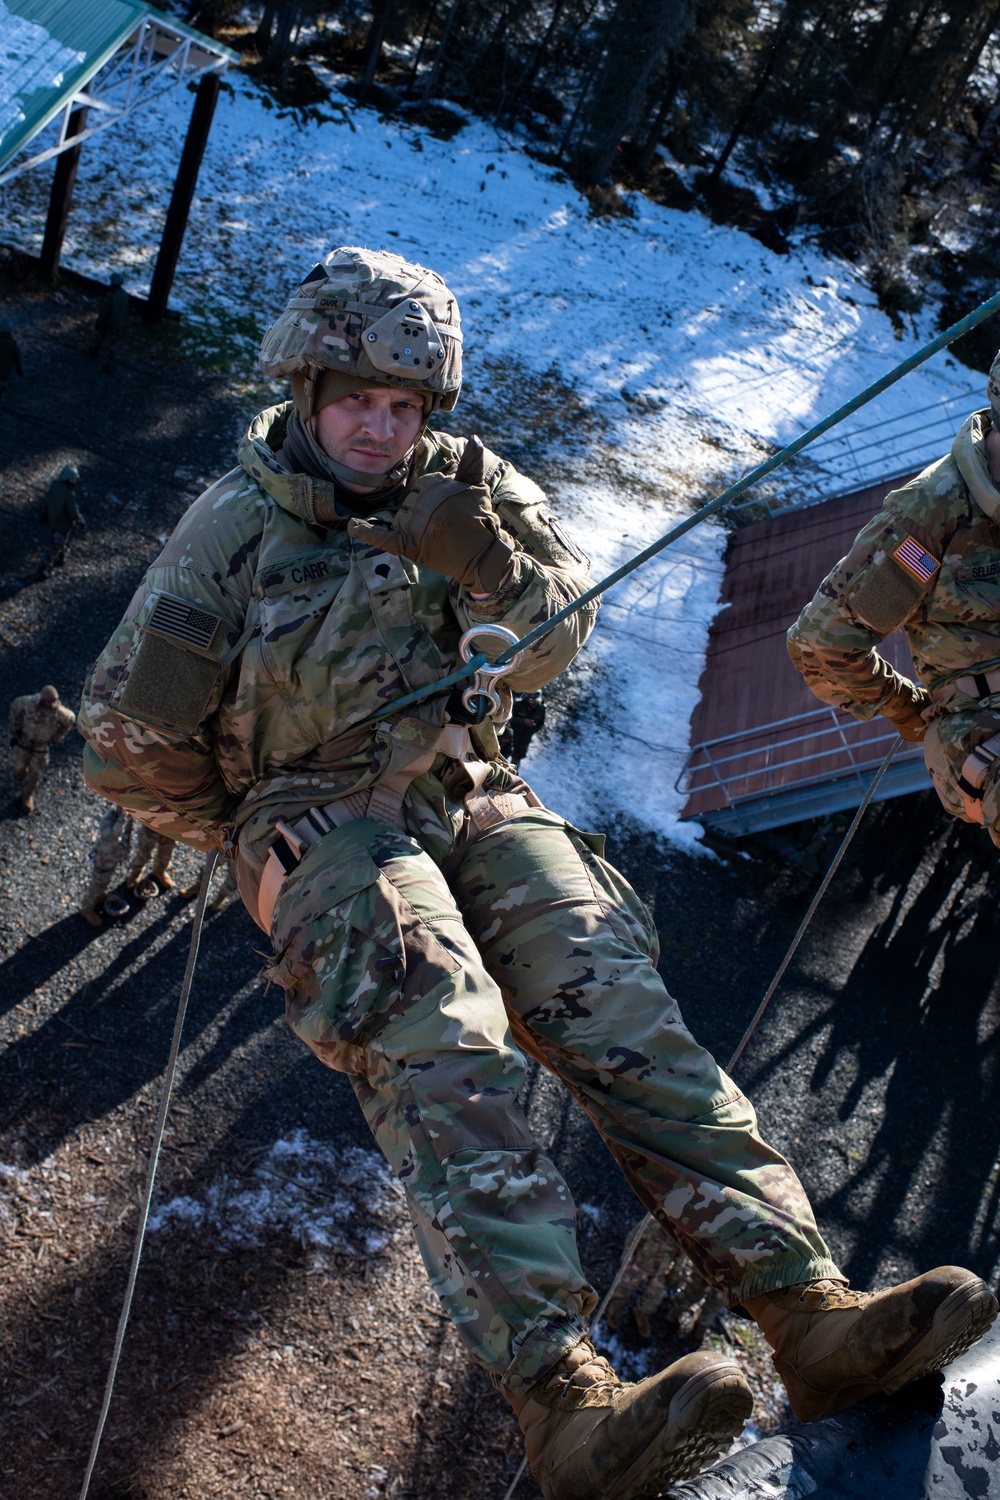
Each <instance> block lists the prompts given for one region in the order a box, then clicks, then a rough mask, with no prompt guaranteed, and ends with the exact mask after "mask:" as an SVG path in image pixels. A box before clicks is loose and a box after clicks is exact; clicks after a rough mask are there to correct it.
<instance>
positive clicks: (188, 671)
mask: <svg viewBox="0 0 1000 1500" xmlns="http://www.w3.org/2000/svg"><path fill="white" fill-rule="evenodd" d="M225 643H226V622H225V620H223V619H222V617H221V616H220V615H216V614H213V613H212V611H211V610H207V609H202V608H201V607H200V606H199V605H197V604H192V603H191V602H190V601H189V600H186V599H178V598H176V597H175V596H174V595H172V594H160V595H159V596H158V597H157V599H156V603H155V604H154V605H153V609H152V613H151V614H150V616H149V618H148V620H147V621H146V623H145V625H144V626H143V627H142V628H141V629H140V631H139V635H138V639H137V641H136V644H135V647H134V649H133V651H132V653H131V655H130V657H129V661H128V668H127V672H126V674H125V676H124V678H123V681H122V684H121V686H120V689H119V690H118V691H117V692H116V693H115V697H114V700H113V701H114V704H115V707H116V708H117V709H118V710H119V711H120V712H121V713H123V714H125V715H127V716H128V717H129V718H133V719H138V720H140V722H143V723H147V724H155V725H157V726H159V727H161V728H164V729H173V730H178V731H180V733H182V734H193V733H194V731H195V730H196V729H197V728H198V726H199V725H200V724H201V723H202V722H203V720H204V719H205V717H206V715H207V714H208V712H209V709H210V706H211V703H212V699H213V696H214V694H215V690H216V687H217V685H218V682H219V677H220V674H221V671H222V667H221V662H220V658H221V655H222V651H223V648H224V646H225Z"/></svg>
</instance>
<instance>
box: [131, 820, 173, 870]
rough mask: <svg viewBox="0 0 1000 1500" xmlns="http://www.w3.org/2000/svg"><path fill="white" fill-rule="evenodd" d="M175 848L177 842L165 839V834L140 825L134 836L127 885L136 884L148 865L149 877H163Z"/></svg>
mask: <svg viewBox="0 0 1000 1500" xmlns="http://www.w3.org/2000/svg"><path fill="white" fill-rule="evenodd" d="M176 848H177V842H176V840H175V839H170V838H167V835H166V834H165V833H155V832H154V831H153V829H152V828H147V827H146V826H145V825H144V824H143V823H140V824H139V831H138V834H137V836H136V844H135V853H134V854H133V856H132V863H131V864H130V865H129V871H128V880H127V883H128V884H129V885H136V884H138V881H139V877H140V876H141V875H142V872H143V871H144V870H145V868H146V865H147V864H148V865H149V873H150V875H151V876H156V875H165V874H166V872H167V867H168V866H169V864H170V861H171V859H172V858H173V855H174V850H175V849H176Z"/></svg>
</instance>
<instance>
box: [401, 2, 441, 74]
mask: <svg viewBox="0 0 1000 1500" xmlns="http://www.w3.org/2000/svg"><path fill="white" fill-rule="evenodd" d="M437 8H438V0H431V3H430V5H429V7H428V10H427V19H426V20H425V21H424V29H423V33H422V35H421V37H420V46H419V47H418V48H417V55H416V57H415V58H414V59H413V67H412V68H411V69H410V78H409V82H408V83H407V85H406V97H407V98H409V97H410V96H411V95H412V93H413V86H414V84H415V83H416V81H417V73H418V72H419V70H420V62H421V59H422V58H423V55H424V48H425V47H426V46H427V38H428V37H429V36H430V33H431V27H432V26H433V25H434V17H435V16H436V15H437Z"/></svg>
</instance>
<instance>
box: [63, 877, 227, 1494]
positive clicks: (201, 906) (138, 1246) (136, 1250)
mask: <svg viewBox="0 0 1000 1500" xmlns="http://www.w3.org/2000/svg"><path fill="white" fill-rule="evenodd" d="M218 857H219V854H218V850H216V849H213V850H212V851H211V853H210V854H209V855H208V857H207V858H206V860H205V868H204V869H203V871H202V875H201V887H200V889H199V891H198V901H197V904H196V906H195V909H194V919H193V921H192V926H191V944H190V947H189V948H188V957H187V966H186V968H185V970H184V979H183V981H182V983H181V994H180V999H179V1000H178V1002H177V1016H176V1018H175V1020H174V1034H173V1037H172V1039H171V1042H170V1056H169V1057H168V1058H167V1066H166V1071H165V1072H164V1075H163V1087H162V1089H161V1090H160V1105H159V1108H158V1110H157V1112H156V1124H155V1125H154V1126H153V1144H152V1146H151V1147H150V1152H149V1166H148V1167H147V1168H146V1186H145V1188H144V1189H143V1194H142V1206H141V1208H140V1209H139V1224H138V1227H137V1229H136V1232H135V1244H134V1245H133V1247H132V1264H131V1266H130V1268H129V1273H128V1285H127V1286H126V1288H125V1301H124V1303H123V1305H122V1310H121V1316H120V1317H119V1319H118V1332H117V1333H116V1334H115V1347H114V1350H113V1351H112V1354H111V1367H110V1369H109V1370H108V1378H107V1380H106V1382H105V1385H104V1400H103V1402H102V1403H101V1413H100V1416H99V1417H98V1419H97V1431H96V1432H95V1433H94V1441H93V1443H92V1444H91V1447H90V1458H89V1460H88V1462H87V1472H86V1474H85V1475H84V1476H83V1488H82V1489H81V1491H80V1500H87V1492H88V1490H89V1489H90V1480H91V1476H92V1475H93V1472H94V1465H95V1464H96V1463H97V1455H98V1452H99V1450H100V1447H101V1438H102V1437H103V1436H104V1425H105V1423H106V1422H107V1420H108V1410H109V1408H110V1406H111V1395H112V1392H113V1390H114V1387H115V1376H116V1375H117V1374H118V1363H119V1360H120V1359H121V1353H122V1345H123V1344H124V1342H125V1329H126V1327H127V1325H128V1318H129V1313H130V1312H131V1310H132V1296H133V1293H134V1292H135V1282H136V1277H137V1276H138V1274H139V1259H140V1257H141V1255H142V1247H143V1243H144V1242H145V1238H146V1225H147V1223H148V1221H149V1206H150V1204H151V1203H152V1201H153V1188H154V1187H155V1185H156V1169H157V1166H158V1165H159V1160H160V1148H161V1146H162V1144H163V1132H164V1129H165V1127H166V1123H167V1110H168V1109H169V1107H170V1091H171V1089H172V1088H173V1083H174V1074H175V1073H176V1071H177V1057H178V1054H179V1052H180V1049H181V1031H182V1030H183V1028H184V1016H185V1013H186V1011H187V1004H188V997H189V996H190V994H191V985H192V982H193V980H194V970H195V964H196V963H197V961H198V945H199V943H200V942H201V929H202V925H203V923H204V920H205V907H206V906H207V905H208V892H209V888H210V886H211V884H212V875H213V873H214V871H215V864H216V861H217V859H218Z"/></svg>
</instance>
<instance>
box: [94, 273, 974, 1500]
mask: <svg viewBox="0 0 1000 1500" xmlns="http://www.w3.org/2000/svg"><path fill="white" fill-rule="evenodd" d="M994 312H1000V292H997V293H996V294H995V295H994V296H992V297H990V298H989V299H988V300H987V301H986V302H983V303H981V304H980V305H979V307H977V308H975V309H974V310H973V311H972V312H971V313H967V314H966V316H965V317H964V318H960V319H959V320H958V322H957V323H953V324H952V325H951V327H950V328H946V329H945V330H944V332H943V333H939V334H938V336H937V337H936V338H934V339H931V341H930V343H928V344H925V345H924V346H923V348H922V349H919V350H917V352H916V353H915V354H911V355H910V356H909V357H908V358H907V359H904V360H902V361H901V363H900V364H898V365H896V366H895V368H894V369H892V370H890V371H889V373H888V374H887V375H883V376H882V377H881V378H880V379H878V380H876V381H874V382H873V383H872V384H871V385H868V386H866V387H865V389H864V390H863V391H861V392H860V393H859V394H858V395H857V396H854V397H852V399H851V400H850V401H847V402H845V403H844V404H843V405H842V406H839V407H837V409H836V410H835V411H833V412H831V414H830V415H829V416H827V417H824V418H823V419H822V420H821V421H819V422H817V423H815V424H814V426H812V427H810V428H809V429H808V430H807V431H806V432H804V433H802V434H801V435H800V436H799V437H797V438H795V439H794V441H793V442H791V443H789V444H788V445H787V446H786V447H784V448H782V449H781V450H780V451H779V452H777V453H775V454H772V456H771V457H770V458H768V459H765V460H764V462H763V463H760V464H758V465H757V466H756V468H754V469H751V470H750V472H749V473H748V474H745V475H744V476H743V478H742V479H740V480H737V482H736V483H735V484H732V485H730V486H729V487H728V489H725V490H723V491H722V493H721V494H720V495H717V496H716V497H715V499H714V500H708V501H706V502H705V504H704V505H702V506H700V507H699V508H698V509H697V510H695V511H693V512H692V513H691V515H689V516H688V517H686V519H685V520H683V521H680V522H678V524H677V525H676V526H674V527H672V528H671V530H670V531H668V532H667V533H666V534H665V535H664V536H662V537H660V538H659V540H658V541H656V542H653V543H651V544H650V546H648V547H646V548H644V549H643V551H641V552H639V553H637V554H636V556H635V557H633V558H631V559H630V560H629V561H628V562H627V563H623V564H622V566H621V567H619V568H615V569H614V570H613V571H612V572H611V573H609V574H608V575H607V577H605V578H603V579H601V581H600V582H599V583H596V584H594V586H593V587H592V588H590V589H588V590H587V591H586V593H584V594H581V595H580V597H579V598H577V599H574V600H573V602H572V603H571V604H567V605H566V606H565V607H564V608H563V609H561V610H559V611H558V612H557V613H556V614H554V615H552V616H551V618H550V619H548V620H544V621H542V623H541V624H540V625H536V626H535V628H534V629H533V630H530V631H529V632H528V634H527V635H525V636H522V637H521V638H520V640H519V641H518V642H517V644H516V646H515V645H511V646H509V647H507V648H506V649H505V650H503V651H502V652H501V653H500V655H499V656H497V657H496V658H495V659H494V660H493V661H492V662H491V661H490V660H489V658H488V657H486V656H485V655H484V654H483V653H482V652H476V653H475V654H474V655H472V656H471V657H470V659H469V660H468V661H467V662H466V663H465V664H464V666H462V667H460V668H459V669H458V670H457V671H454V672H451V673H449V674H448V675H447V676H445V677H442V678H440V679H439V680H438V681H437V682H433V683H431V684H430V685H429V686H427V687H423V688H418V689H416V690H415V691H414V692H411V693H407V694H405V695H404V696H403V697H401V698H398V699H397V700H396V701H395V702H394V703H390V704H386V705H383V706H382V707H380V708H379V709H378V710H377V711H376V712H375V713H373V714H369V715H368V716H367V717H366V718H364V719H360V720H359V721H358V722H357V723H356V724H354V725H352V728H354V729H360V728H362V727H363V726H364V725H367V724H371V723H375V722H376V721H378V720H380V719H384V718H386V717H387V716H388V715H389V714H393V713H397V712H398V711H399V710H400V709H403V708H409V707H410V706H411V705H412V704H415V703H420V702H423V700H424V699H425V698H429V697H433V696H434V695H436V694H438V693H440V692H442V691H443V690H444V689H445V688H450V687H453V686H456V685H457V684H459V683H461V682H465V681H466V680H467V679H469V678H475V676H476V673H477V672H482V671H483V669H484V668H490V667H493V668H496V667H502V666H504V665H506V664H507V663H508V662H509V661H510V660H511V659H512V658H513V656H514V655H515V654H516V652H517V651H523V650H525V649H527V648H528V647H530V646H534V645H536V644H537V642H539V641H540V640H542V639H543V638H544V637H545V636H546V635H548V634H549V632H550V631H552V630H554V629H555V628H556V627H557V626H558V625H560V624H562V622H563V621H564V620H567V619H569V618H570V617H571V616H572V615H574V614H576V613H577V611H578V610H580V609H582V608H583V607H584V606H585V605H587V604H589V603H590V602H591V600H593V599H597V598H599V597H600V595H601V594H603V593H604V592H605V591H606V590H607V589H609V588H612V587H613V586H614V584H616V583H620V582H621V580H622V579H623V578H627V577H628V575H629V574H630V573H633V572H634V571H635V570H636V569H637V568H641V567H642V565H643V563H646V562H649V561H650V559H651V558H653V557H655V556H656V555H657V554H658V553H660V552H662V551H664V550H665V549H666V548H667V547H669V546H670V545H671V544H672V543H673V542H675V541H677V540H678V538H679V537H682V536H684V535H685V534H686V533H687V532H688V531H691V530H692V529H693V528H694V527H695V526H698V525H699V524H700V523H701V522H702V521H704V520H706V519H707V518H708V517H709V516H710V515H712V514H714V512H716V511H718V510H721V509H722V507H723V506H724V505H727V504H729V502H730V501H732V500H735V498H736V497H737V495H741V494H743V493H744V492H745V491H746V490H748V489H750V488H751V487H752V486H753V485H755V484H757V483H758V481H759V480H761V479H763V478H765V476H766V475H768V474H771V473H773V472H774V470H775V469H777V468H779V467H780V466H781V465H782V464H784V463H787V461H788V460H789V459H790V458H793V457H794V456H795V454H796V453H800V452H801V451H802V449H803V448H805V447H807V446H808V444H809V443H811V442H813V441H814V440H815V439H816V438H818V437H820V436H822V434H823V433H824V432H828V431H829V430H830V428H831V427H835V426H836V425H837V423H838V422H842V421H843V420H844V418H845V417H848V416H850V415H851V414H852V413H853V412H856V411H858V410H859V409H860V408H861V407H862V406H865V405H867V403H868V402H869V401H873V400H874V399H875V397H876V396H880V395H881V394H882V392H883V391H886V390H888V389H889V387H890V386H892V385H895V384H896V382H897V381H899V380H902V378H903V376H904V375H908V374H909V373H910V371H911V370H915V369H916V368H917V367H918V365H921V364H923V363H924V362H925V361H926V360H928V359H930V358H931V357H932V355H934V354H937V353H938V351H939V350H941V349H944V348H946V347H947V346H948V345H949V344H950V343H952V342H953V341H954V340H955V339H957V338H961V337H962V336H963V335H964V334H966V333H968V332H969V331H970V330H971V329H973V328H975V327H976V326H977V325H978V324H979V323H981V322H982V321H983V320H984V319H985V318H988V317H989V316H990V315H991V314H992V313H994ZM897 746H898V741H897V742H896V744H894V745H893V747H892V749H891V750H890V751H889V754H888V755H887V756H886V758H885V760H884V762H883V764H882V766H881V768H880V770H879V772H878V773H877V775H876V776H875V778H874V780H873V782H872V785H871V786H870V787H869V789H868V793H867V795H866V797H865V800H864V801H863V802H862V804H861V806H860V807H859V809H858V812H857V815H856V817H855V819H854V822H853V823H852V824H851V827H850V828H849V830H848V832H847V835H846V837H845V839H844V842H843V843H842V845H841V847H840V849H839V851H838V853H837V856H836V858H835V860H834V861H833V864H832V865H831V867H830V869H829V871H828V872H827V878H826V879H825V880H824V882H823V883H822V885H821V886H820V888H819V890H818V891H817V893H816V896H815V897H814V899H813V902H812V905H811V906H810V908H809V911H808V912H807V913H806V916H805V918H804V919H803V922H802V924H801V926H800V928H799V931H798V932H797V933H796V935H795V938H794V940H793V943H792V947H791V948H790V950H789V952H788V954H787V955H786V957H785V960H784V963H783V964H782V967H781V969H780V970H779V972H778V974H777V975H776V977H775V979H774V981H773V983H772V985H771V987H770V989H769V990H768V993H767V995H766V996H765V998H764V1000H763V1001H762V1002H761V1005H760V1006H759V1008H758V1011H757V1015H756V1016H755V1017H754V1019H753V1021H752V1022H751V1024H750V1026H749V1028H748V1030H747V1033H746V1035H745V1036H744V1037H743V1040H742V1041H741V1042H740V1045H739V1047H738V1048H737V1051H736V1053H735V1054H734V1059H733V1060H734V1061H735V1060H736V1058H738V1057H739V1055H740V1052H741V1051H742V1049H743V1047H744V1046H745V1045H746V1043H747V1041H748V1040H749V1037H750V1034H751V1032H752V1031H753V1029H754V1027H755V1026H756V1025H757V1022H758V1020H759V1019H760V1017H761V1016H762V1015H763V1013H764V1007H765V1006H766V1004H767V1003H768V1001H769V1000H770V998H771V995H772V994H773V993H774V990H775V988H776V987H777V984H778V982H779V980H780V978H781V975H782V974H783V973H784V971H785V968H786V967H787V965H788V963H789V961H790V959H791V957H792V954H793V953H794V951H795V949H796V947H797V946H798V944H799V942H800V940H801V938H802V935H803V934H804V932H805V930H806V927H807V926H808V924H809V921H810V919H811V917H812V915H813V912H814V911H815V909H816V907H817V906H818V904H819V900H820V898H821V897H822V895H823V893H824V891H825V890H826V887H827V885H829V882H830V878H831V877H832V875H833V873H834V871H835V869H836V867H837V865H838V864H839V863H840V860H841V858H842V856H843V853H844V851H845V850H846V848H847V845H848V843H849V842H850V840H851V838H853V836H854V831H855V829H856V828H857V826H858V823H859V822H860V819H861V816H862V814H863V813H864V811H865V809H866V807H867V806H868V803H869V801H870V800H871V794H872V792H873V791H874V789H875V787H876V786H877V784H878V782H879V781H880V780H881V777H882V775H883V773H884V771H885V769H886V767H887V766H888V764H889V761H890V760H891V759H892V756H893V755H894V754H895V752H896V749H897ZM217 857H218V855H217V851H213V852H212V853H211V854H210V855H209V856H208V859H207V860H206V864H205V869H204V872H203V874H202V880H201V889H200V891H199V893H198V903H197V906H196V908H195V914H194V925H193V931H192V934H191V947H190V951H189V953H188V961H187V968H186V969H185V973H184V982H183V984H182V986H181V996H180V1000H179V1002H178V1008H177V1018H176V1021H175V1023H174V1035H173V1040H172V1043H171V1048H170V1056H169V1058H168V1060H167V1068H166V1072H165V1074H164V1080H163V1090H162V1094H161V1098H160V1106H159V1110H158V1113H157V1118H156V1125H155V1128H154V1132H153V1146H152V1150H151V1152H150V1159H149V1167H148V1169H147V1173H146V1186H145V1191H144V1193H143V1201H142V1208H141V1210H140V1215H139V1225H138V1229H137V1232H136V1239H135V1246H134V1248H133V1252H132V1265H131V1268H130V1270H129V1279H128V1286H127V1288H126V1292H125V1302H124V1305H123V1307H122V1312H121V1317H120V1318H119V1321H118V1332H117V1334H116V1336H115V1346H114V1351H113V1353H112V1356H111V1368H110V1369H109V1371H108V1379H107V1383H106V1385H105V1390H104V1400H103V1403H102V1405H101V1412H100V1416H99V1418H98V1424H97V1431H96V1432H95V1434H94V1441H93V1445H92V1447H91V1451H90V1459H89V1462H88V1464H87V1472H86V1474H85V1476H84V1481H83V1488H82V1489H81V1491H80V1500H87V1493H88V1490H89V1488H90V1480H91V1475H92V1474H93V1471H94V1465H95V1463H96V1461H97V1455H98V1451H99V1449H100V1444H101V1438H102V1436H103V1433H104V1427H105V1423H106V1422H107V1416H108V1409H109V1407H110V1405H111V1395H112V1391H113V1389H114V1382H115V1376H116V1374H117V1371H118V1364H119V1360H120V1358H121V1351H122V1345H123V1343H124V1339H125V1329H126V1326H127V1324H128V1317H129V1312H130V1310H131V1306H132V1296H133V1293H134V1291H135V1283H136V1277H137V1275H138V1270H139V1260H140V1257H141V1254H142V1247H143V1243H144V1240H145V1235H146V1224H147V1221H148V1218H149V1208H150V1203H151V1201H152V1196H153V1188H154V1186H155V1182H156V1169H157V1165H158V1162H159V1155H160V1147H161V1143H162V1140H163V1131H164V1127H165V1125H166V1119H167V1110H168V1107H169V1103H170V1091H171V1088H172V1087H173V1079H174V1073H175V1071H176V1066H177V1055H178V1052H179V1050H180V1040H181V1030H182V1027H183V1024H184V1014H185V1011H186V1010H187V1002H188V996H189V995H190V992H191V983H192V980H193V978H194V970H195V964H196V962H197V958H198V945H199V942H200V938H201V928H202V924H203V921H204V916H205V907H206V905H207V902H208V890H209V885H210V883H211V878H212V872H213V870H214V868H215V862H216V859H217ZM730 1067H732V1063H730ZM646 1227H647V1226H646V1224H645V1223H644V1224H643V1228H642V1230H641V1231H640V1234H639V1235H637V1236H636V1240H635V1243H634V1245H633V1247H632V1249H633V1253H634V1250H635V1248H636V1247H637V1246H638V1243H639V1241H640V1239H641V1238H642V1235H643V1234H644V1233H645V1229H646ZM626 1268H627V1261H626V1262H625V1263H624V1264H623V1265H622V1266H620V1267H619V1271H618V1276H617V1277H616V1279H615V1281H614V1282H613V1283H612V1285H611V1288H610V1290H609V1291H608V1294H607V1296H606V1297H605V1298H604V1300H603V1301H602V1303H601V1305H600V1307H599V1308H598V1311H597V1317H596V1318H595V1321H594V1324H593V1327H596V1326H597V1322H598V1321H599V1319H600V1317H601V1315H602V1314H603V1312H604V1309H605V1307H606V1306H607V1303H608V1298H609V1297H610V1296H611V1294H612V1292H613V1291H614V1289H615V1287H616V1286H617V1285H618V1282H619V1281H620V1280H621V1277H622V1275H624V1272H625V1269H626ZM526 1464H527V1460H525V1461H524V1462H523V1463H522V1464H521V1467H520V1469H519V1470H518V1472H517V1474H516V1475H515V1476H514V1480H513V1482H512V1484H511V1486H510V1489H509V1490H508V1491H507V1495H506V1496H505V1500H510V1497H511V1496H512V1495H513V1493H514V1490H515V1489H516V1487H517V1484H518V1482H519V1480H520V1478H521V1475H522V1474H523V1473H524V1470H525V1467H526Z"/></svg>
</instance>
